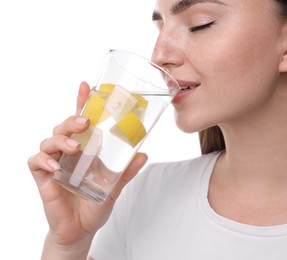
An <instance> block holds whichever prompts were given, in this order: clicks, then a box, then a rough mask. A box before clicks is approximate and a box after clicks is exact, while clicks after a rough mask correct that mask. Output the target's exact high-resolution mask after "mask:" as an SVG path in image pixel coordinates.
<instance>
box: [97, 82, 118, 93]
mask: <svg viewBox="0 0 287 260" xmlns="http://www.w3.org/2000/svg"><path fill="white" fill-rule="evenodd" d="M115 86H116V85H115V84H111V83H103V84H101V85H100V87H99V91H100V92H112V91H113V90H114V88H115Z"/></svg>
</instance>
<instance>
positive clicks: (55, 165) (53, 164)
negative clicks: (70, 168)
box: [47, 159, 60, 171]
mask: <svg viewBox="0 0 287 260" xmlns="http://www.w3.org/2000/svg"><path fill="white" fill-rule="evenodd" d="M47 164H48V165H49V167H50V168H51V169H52V170H54V171H57V170H59V169H60V165H59V164H58V163H57V162H55V161H54V160H51V159H48V160H47Z"/></svg>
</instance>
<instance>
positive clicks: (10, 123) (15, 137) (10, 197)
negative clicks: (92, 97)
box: [0, 0, 200, 260]
mask: <svg viewBox="0 0 287 260" xmlns="http://www.w3.org/2000/svg"><path fill="white" fill-rule="evenodd" d="M153 8H154V0H144V1H140V0H103V1H99V0H93V1H92V0H81V1H79V0H78V1H76V0H49V1H48V0H47V1H43V0H42V1H41V0H25V1H24V0H6V1H5V0H0V86H1V89H0V93H1V94H0V109H1V110H0V111H1V118H0V121H1V126H0V131H1V135H0V136H1V142H0V146H1V157H0V158H1V159H0V160H1V161H0V163H1V172H0V176H1V177H0V178H1V189H0V192H1V194H0V199H1V201H0V209H1V213H0V239H1V249H0V259H25V260H26V259H29V260H34V259H35V260H36V259H40V254H41V248H42V243H43V241H44V236H45V233H46V231H47V228H48V226H47V224H46V220H45V216H44V213H43V210H42V204H41V200H40V197H39V196H38V192H37V188H36V185H35V183H34V180H33V178H32V176H31V174H30V172H29V169H28V167H27V159H28V157H29V156H31V155H32V154H34V153H36V152H37V151H38V147H39V143H40V141H41V140H43V139H44V138H46V137H49V136H50V135H51V133H52V129H53V127H54V126H55V125H56V124H58V123H60V122H61V121H62V120H63V119H65V118H66V117H67V116H69V115H71V114H73V113H74V111H75V104H76V95H77V91H78V86H79V84H80V82H81V81H83V80H85V81H87V82H88V83H90V84H91V85H93V83H94V82H95V81H96V78H97V73H98V70H99V66H100V64H101V62H102V60H103V58H104V55H105V53H106V51H108V50H109V49H114V48H120V49H129V50H132V51H134V52H137V53H140V54H142V55H144V56H146V57H149V56H150V54H151V51H152V47H153V44H154V41H155V38H156V33H157V32H156V29H155V27H154V25H153V24H152V22H151V13H152V11H153ZM141 150H142V151H144V152H146V153H147V154H148V155H149V162H153V161H167V160H180V159H186V158H192V157H195V156H197V155H199V154H200V151H199V145H198V136H197V134H192V135H187V134H183V133H181V132H180V131H179V130H178V129H177V128H176V126H175V124H174V122H173V108H172V107H169V108H168V109H167V111H166V112H165V113H164V115H163V117H162V118H161V119H160V121H159V122H158V124H157V125H156V127H155V128H154V130H153V132H152V133H151V135H150V136H149V138H148V139H147V140H146V143H145V144H144V145H143V146H142V148H141Z"/></svg>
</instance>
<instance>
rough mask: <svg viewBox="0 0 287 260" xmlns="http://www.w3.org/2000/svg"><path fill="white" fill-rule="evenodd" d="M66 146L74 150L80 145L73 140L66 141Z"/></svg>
mask: <svg viewBox="0 0 287 260" xmlns="http://www.w3.org/2000/svg"><path fill="white" fill-rule="evenodd" d="M66 144H67V145H69V146H70V147H72V148H76V147H77V146H78V145H79V144H80V143H79V142H78V141H76V140H74V139H67V140H66Z"/></svg>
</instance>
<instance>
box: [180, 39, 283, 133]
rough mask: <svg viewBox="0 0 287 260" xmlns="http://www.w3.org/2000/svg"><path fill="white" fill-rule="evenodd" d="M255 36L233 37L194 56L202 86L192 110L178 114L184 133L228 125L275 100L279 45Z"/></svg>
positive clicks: (221, 40)
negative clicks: (273, 93)
mask: <svg viewBox="0 0 287 260" xmlns="http://www.w3.org/2000/svg"><path fill="white" fill-rule="evenodd" d="M251 35H252V33H251V34H245V35H243V33H242V34H241V35H240V34H236V35H233V36H232V35H229V37H225V38H221V39H220V40H217V41H216V42H215V41H213V44H212V45H209V48H208V51H207V50H206V49H205V51H198V52H197V53H198V54H196V53H195V54H194V55H193V68H194V69H195V71H196V74H197V75H198V76H199V78H200V82H201V84H202V85H201V88H200V89H199V91H198V93H196V94H195V95H194V98H193V99H191V100H190V103H189V106H188V107H185V108H184V109H182V110H178V111H176V113H175V119H176V122H177V125H178V127H179V128H180V129H181V130H183V131H184V132H195V131H199V130H202V129H204V128H207V127H211V126H213V125H216V124H220V123H222V122H227V121H228V120H231V119H232V118H235V117H238V116H240V115H242V114H244V113H246V112H247V111H249V112H250V111H252V109H254V108H255V107H256V106H257V107H258V106H259V104H260V105H261V104H262V103H263V102H265V101H266V100H267V99H268V98H269V97H270V96H271V92H272V91H273V90H274V84H275V82H276V80H277V76H276V75H277V74H278V58H277V57H278V50H277V48H276V42H275V41H274V42H272V41H271V40H269V42H266V35H264V36H263V34H262V35H256V37H255V36H254V37H255V38H256V39H253V38H251ZM271 37H273V39H275V37H274V36H271ZM263 38H264V40H265V41H263V40H260V39H263ZM248 39H249V40H248ZM251 39H252V40H251ZM271 39H272V38H271ZM270 46H272V47H270ZM199 48H200V47H198V49H197V50H199ZM200 54H203V55H200Z"/></svg>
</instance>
